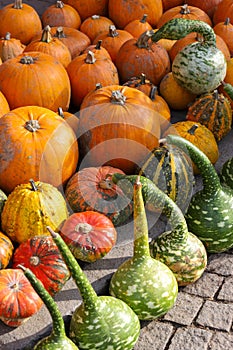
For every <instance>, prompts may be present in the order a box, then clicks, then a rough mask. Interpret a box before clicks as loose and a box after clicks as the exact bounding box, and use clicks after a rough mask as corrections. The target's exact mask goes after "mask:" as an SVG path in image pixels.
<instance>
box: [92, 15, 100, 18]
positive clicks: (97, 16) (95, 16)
mask: <svg viewBox="0 0 233 350" xmlns="http://www.w3.org/2000/svg"><path fill="white" fill-rule="evenodd" d="M91 18H92V19H99V18H100V16H99V15H93V16H91Z"/></svg>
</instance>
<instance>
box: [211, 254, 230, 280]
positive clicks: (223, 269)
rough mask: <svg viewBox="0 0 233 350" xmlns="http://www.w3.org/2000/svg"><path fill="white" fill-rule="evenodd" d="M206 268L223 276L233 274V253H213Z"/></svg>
mask: <svg viewBox="0 0 233 350" xmlns="http://www.w3.org/2000/svg"><path fill="white" fill-rule="evenodd" d="M206 269H207V271H209V272H214V273H217V274H219V275H222V276H233V255H232V254H227V253H219V254H213V255H211V256H210V257H209V259H208V265H207V268H206Z"/></svg>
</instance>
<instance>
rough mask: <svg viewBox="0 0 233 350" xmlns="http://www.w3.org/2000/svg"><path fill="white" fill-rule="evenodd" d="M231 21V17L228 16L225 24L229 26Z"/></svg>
mask: <svg viewBox="0 0 233 350" xmlns="http://www.w3.org/2000/svg"><path fill="white" fill-rule="evenodd" d="M229 23H230V17H227V18H226V19H225V21H224V25H225V26H227V25H228V24H229Z"/></svg>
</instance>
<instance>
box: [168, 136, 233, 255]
mask: <svg viewBox="0 0 233 350" xmlns="http://www.w3.org/2000/svg"><path fill="white" fill-rule="evenodd" d="M166 142H167V143H168V144H172V145H176V146H178V147H181V148H182V149H183V150H184V151H185V152H186V153H187V154H188V155H189V157H190V158H191V160H192V161H193V162H194V163H195V164H196V166H197V167H198V169H199V171H200V175H201V177H202V183H203V186H202V189H201V190H199V191H197V192H196V193H195V194H194V195H193V197H192V199H191V201H190V204H189V207H188V210H187V212H186V214H185V218H186V222H187V224H188V228H189V230H190V231H192V232H193V233H194V234H195V235H197V236H198V237H199V239H200V240H201V241H202V242H203V243H204V245H205V247H206V249H207V251H208V252H210V253H218V252H224V251H226V250H228V249H230V248H231V247H232V246H233V190H232V189H231V188H230V187H228V186H225V185H223V184H221V182H220V178H219V176H218V174H217V172H216V170H215V168H214V166H213V165H212V163H211V162H210V160H209V159H208V158H207V156H206V155H205V154H204V153H203V152H202V151H201V150H199V149H198V148H197V147H196V146H195V145H193V144H192V143H191V142H189V141H188V140H186V139H184V138H182V137H180V136H178V135H171V134H170V135H168V136H166Z"/></svg>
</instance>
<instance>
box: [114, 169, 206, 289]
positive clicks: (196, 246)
mask: <svg viewBox="0 0 233 350" xmlns="http://www.w3.org/2000/svg"><path fill="white" fill-rule="evenodd" d="M135 179H136V176H135V175H126V176H123V177H122V176H121V175H120V174H114V176H113V181H114V182H117V184H118V186H119V187H121V188H122V190H123V191H125V192H126V191H128V193H127V195H128V196H130V195H131V194H130V190H129V189H130V188H132V185H133V183H134V181H135ZM120 180H124V181H120ZM140 181H141V183H142V196H143V200H144V203H148V204H149V205H150V206H152V207H154V209H157V210H158V209H159V210H160V211H161V212H163V214H164V215H166V217H167V218H168V222H169V225H170V227H171V229H170V230H169V231H166V232H164V233H162V234H160V235H159V236H158V237H157V238H156V239H153V240H152V241H151V242H150V254H151V256H152V257H153V258H155V259H157V260H160V261H161V262H163V263H164V264H166V265H167V266H168V267H169V268H170V269H171V270H172V272H173V273H174V275H175V277H176V280H177V282H178V285H179V286H185V285H188V284H190V283H193V282H195V281H196V280H198V279H199V278H200V277H201V275H202V274H203V272H204V270H205V268H206V264H207V254H206V249H205V247H204V245H203V243H202V242H201V241H200V240H199V239H198V238H197V237H196V236H195V235H194V234H192V233H191V232H189V231H188V228H187V224H186V221H185V218H184V215H183V214H182V211H181V210H180V208H179V207H178V206H177V205H176V204H175V203H174V201H173V200H172V199H170V198H169V197H168V196H167V195H166V194H165V193H164V192H163V191H161V190H160V189H159V188H158V187H157V186H156V185H155V184H154V183H153V182H152V181H151V180H149V179H148V178H145V177H143V176H141V177H140ZM129 183H130V185H129Z"/></svg>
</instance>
